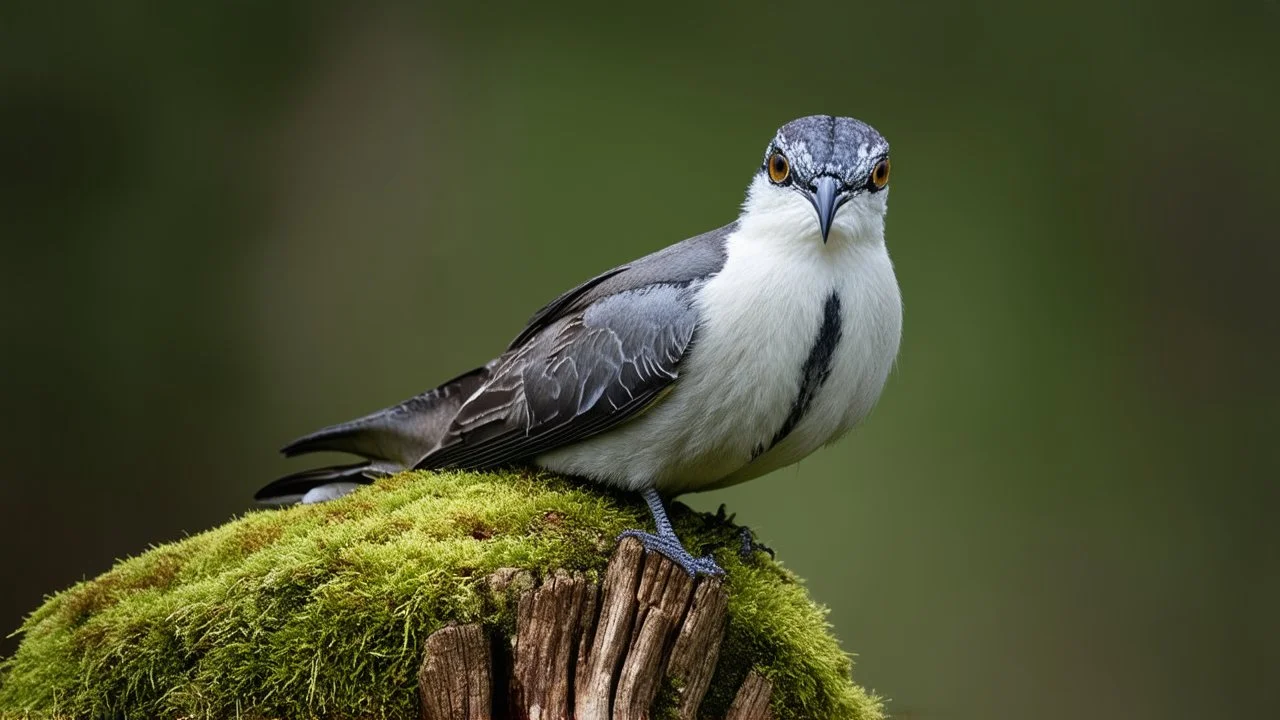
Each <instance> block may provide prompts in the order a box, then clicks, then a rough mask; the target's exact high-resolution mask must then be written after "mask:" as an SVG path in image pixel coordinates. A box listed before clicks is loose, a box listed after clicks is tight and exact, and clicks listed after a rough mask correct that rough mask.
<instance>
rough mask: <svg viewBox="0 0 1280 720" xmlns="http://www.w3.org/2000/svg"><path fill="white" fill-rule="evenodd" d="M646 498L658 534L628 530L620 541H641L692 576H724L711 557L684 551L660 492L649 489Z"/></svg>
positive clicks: (643, 494)
mask: <svg viewBox="0 0 1280 720" xmlns="http://www.w3.org/2000/svg"><path fill="white" fill-rule="evenodd" d="M640 494H641V495H642V496H644V501H645V503H647V504H648V505H649V512H650V513H652V514H653V523H654V525H656V526H657V528H658V532H657V533H656V534H650V533H647V532H643V531H640V530H627V531H626V532H624V533H622V534H621V535H619V536H618V539H622V538H624V537H633V538H635V539H637V540H639V541H640V544H641V545H643V546H644V547H645V549H646V550H651V551H653V552H656V553H660V554H661V555H663V556H664V557H666V558H667V559H669V560H670V561H671V562H673V563H675V564H677V565H679V566H680V567H681V568H683V569H684V571H685V572H687V573H689V574H690V575H697V574H699V573H702V574H703V575H723V574H724V570H722V569H721V568H720V566H719V565H717V564H716V561H715V560H713V559H712V558H711V556H709V555H706V556H703V557H700V558H696V557H694V556H693V555H690V554H689V551H688V550H685V549H684V545H683V544H681V542H680V538H678V537H676V531H675V530H674V529H672V527H671V520H670V519H668V518H667V509H666V508H665V507H663V505H662V496H660V495H658V491H657V490H654V489H653V488H648V489H646V490H642V491H641V492H640Z"/></svg>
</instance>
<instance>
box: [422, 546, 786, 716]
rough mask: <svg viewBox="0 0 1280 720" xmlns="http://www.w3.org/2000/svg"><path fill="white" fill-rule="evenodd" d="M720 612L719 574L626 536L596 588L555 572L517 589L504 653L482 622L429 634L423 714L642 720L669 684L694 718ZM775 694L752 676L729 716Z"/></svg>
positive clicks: (752, 711)
mask: <svg viewBox="0 0 1280 720" xmlns="http://www.w3.org/2000/svg"><path fill="white" fill-rule="evenodd" d="M501 582H502V583H503V584H508V583H509V582H510V578H503V579H502V581H501ZM727 607H728V595H727V593H726V592H725V590H724V588H723V587H722V586H721V581H720V580H719V579H718V578H709V577H699V578H697V579H694V578H691V577H689V576H688V575H687V574H686V573H685V572H684V571H683V570H681V569H680V568H679V567H678V566H676V565H675V564H674V563H672V562H671V561H669V560H667V559H666V558H664V557H662V556H660V555H658V554H656V553H647V552H645V551H644V549H643V548H642V547H641V545H640V543H639V542H638V541H636V540H635V539H633V538H627V539H625V540H623V541H622V542H621V543H620V544H619V546H618V548H617V549H616V551H615V552H614V554H613V557H612V559H610V561H609V566H608V569H607V570H606V572H605V576H604V580H603V582H602V583H600V584H596V583H592V582H589V581H588V580H587V579H586V578H585V577H583V576H582V575H575V574H570V573H567V572H557V573H555V574H553V575H552V576H551V577H550V578H548V579H547V580H546V582H544V583H543V585H542V586H541V587H538V588H535V589H532V590H528V591H526V592H525V593H524V594H523V595H521V597H520V599H519V607H518V611H517V620H516V628H515V634H514V637H513V638H512V639H511V640H510V641H509V643H510V652H505V651H499V652H494V651H493V648H492V644H493V643H494V642H503V641H504V640H500V639H498V638H494V637H489V636H486V634H485V631H484V629H483V628H482V627H481V626H480V625H478V624H472V625H457V626H450V627H446V628H443V629H441V630H438V631H437V632H435V633H433V634H432V635H431V636H430V637H429V638H428V639H427V641H426V653H425V655H426V657H425V659H424V660H423V663H422V669H421V671H420V672H419V675H418V681H419V691H420V694H421V697H422V717H423V718H424V719H425V720H437V719H443V718H467V719H469V720H488V719H489V718H498V717H510V718H516V719H519V720H523V719H524V718H528V719H529V720H566V719H568V718H576V719H577V720H641V719H644V718H648V717H649V716H650V712H651V709H652V708H653V706H654V701H655V699H657V697H658V694H659V691H660V690H661V689H662V688H663V687H664V684H665V686H666V687H668V688H670V689H671V690H672V691H673V692H674V711H675V713H676V715H677V716H678V717H680V718H688V719H692V718H696V717H697V715H698V708H699V706H700V705H701V703H702V700H703V697H704V695H705V694H706V692H707V688H708V686H709V685H710V683H711V678H712V674H713V673H714V672H715V667H716V662H717V660H718V659H719V655H720V646H721V641H722V640H723V637H724V630H725V620H726V612H727ZM500 650H503V649H501V648H500ZM495 658H503V659H504V660H503V661H501V663H500V664H501V667H499V666H497V664H498V663H495ZM495 679H496V681H495ZM495 688H496V690H495ZM772 689H773V686H772V684H771V683H770V682H769V681H768V680H766V679H765V678H763V677H762V676H760V675H758V674H756V673H754V672H752V673H751V674H750V675H748V676H747V678H746V680H745V681H744V682H743V684H742V687H741V688H740V689H739V691H738V693H737V696H736V697H735V699H734V701H733V704H732V705H731V706H730V709H729V714H728V716H727V717H728V718H731V719H732V720H759V719H764V718H770V717H771V715H770V711H769V703H770V698H771V696H772Z"/></svg>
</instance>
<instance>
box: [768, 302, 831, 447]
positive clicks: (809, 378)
mask: <svg viewBox="0 0 1280 720" xmlns="http://www.w3.org/2000/svg"><path fill="white" fill-rule="evenodd" d="M840 333H841V328H840V295H838V294H837V293H835V292H832V293H831V294H830V295H828V296H827V302H826V304H824V305H823V307H822V328H821V329H819V330H818V338H817V339H816V340H814V341H813V348H812V349H810V350H809V357H807V358H805V361H804V366H803V367H802V368H801V369H800V392H799V393H797V394H796V399H795V401H794V402H792V403H791V412H789V413H787V419H786V420H783V421H782V427H780V428H778V431H777V432H776V433H774V434H773V439H772V440H770V441H769V445H768V447H765V446H764V445H758V446H756V451H755V452H754V453H753V454H752V459H753V460H754V459H755V458H756V457H758V456H760V455H762V454H763V453H764V452H766V451H767V450H769V449H770V448H772V447H773V446H774V445H777V444H778V443H780V442H782V440H783V438H785V437H787V436H788V435H790V434H791V431H792V430H795V429H796V426H797V425H799V424H800V421H801V420H803V419H804V416H805V414H806V413H808V412H809V406H810V405H812V404H813V399H814V398H815V397H817V395H818V391H819V390H821V389H822V385H823V383H825V382H826V381H827V376H829V375H830V374H831V362H832V360H833V358H835V354H836V346H838V345H839V344H840Z"/></svg>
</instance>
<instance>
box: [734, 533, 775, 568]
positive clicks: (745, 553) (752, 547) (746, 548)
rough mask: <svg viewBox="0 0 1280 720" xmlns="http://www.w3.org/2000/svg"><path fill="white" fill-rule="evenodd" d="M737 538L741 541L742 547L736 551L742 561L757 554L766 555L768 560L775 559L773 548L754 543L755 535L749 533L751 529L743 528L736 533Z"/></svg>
mask: <svg viewBox="0 0 1280 720" xmlns="http://www.w3.org/2000/svg"><path fill="white" fill-rule="evenodd" d="M738 538H739V539H740V540H742V547H741V548H740V549H739V550H738V554H739V555H740V556H741V557H742V559H743V560H747V559H749V558H750V557H751V556H752V555H754V554H756V553H757V552H763V553H768V554H769V557H770V559H772V558H774V557H776V556H775V555H774V554H773V548H771V547H769V546H768V545H765V544H764V543H762V542H756V536H755V533H753V532H751V528H748V527H744V528H742V529H741V530H739V531H738Z"/></svg>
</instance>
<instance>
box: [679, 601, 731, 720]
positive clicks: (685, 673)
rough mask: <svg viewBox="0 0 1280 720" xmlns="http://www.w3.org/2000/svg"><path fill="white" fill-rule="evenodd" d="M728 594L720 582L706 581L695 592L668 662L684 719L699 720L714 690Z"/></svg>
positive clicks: (727, 606)
mask: <svg viewBox="0 0 1280 720" xmlns="http://www.w3.org/2000/svg"><path fill="white" fill-rule="evenodd" d="M728 610H729V593H727V592H725V590H724V587H723V586H722V585H721V583H720V581H719V580H717V579H711V578H705V579H703V580H702V581H701V582H699V583H698V587H697V588H696V589H695V590H694V592H693V602H692V603H691V604H690V605H689V612H688V614H686V615H685V619H684V623H683V624H681V626H680V633H679V635H678V636H677V637H676V641H675V644H674V645H673V646H672V647H671V655H670V658H669V659H668V661H667V677H670V678H672V679H673V680H675V684H676V688H677V692H678V693H679V698H680V701H679V704H678V706H677V709H678V710H679V713H680V718H681V720H694V719H695V718H697V717H698V707H699V706H701V705H702V698H703V697H704V696H705V695H706V694H707V688H709V687H711V676H712V675H713V674H714V673H715V670H716V662H717V661H718V660H719V659H720V643H721V641H722V640H724V627H725V619H726V618H727V616H728Z"/></svg>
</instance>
